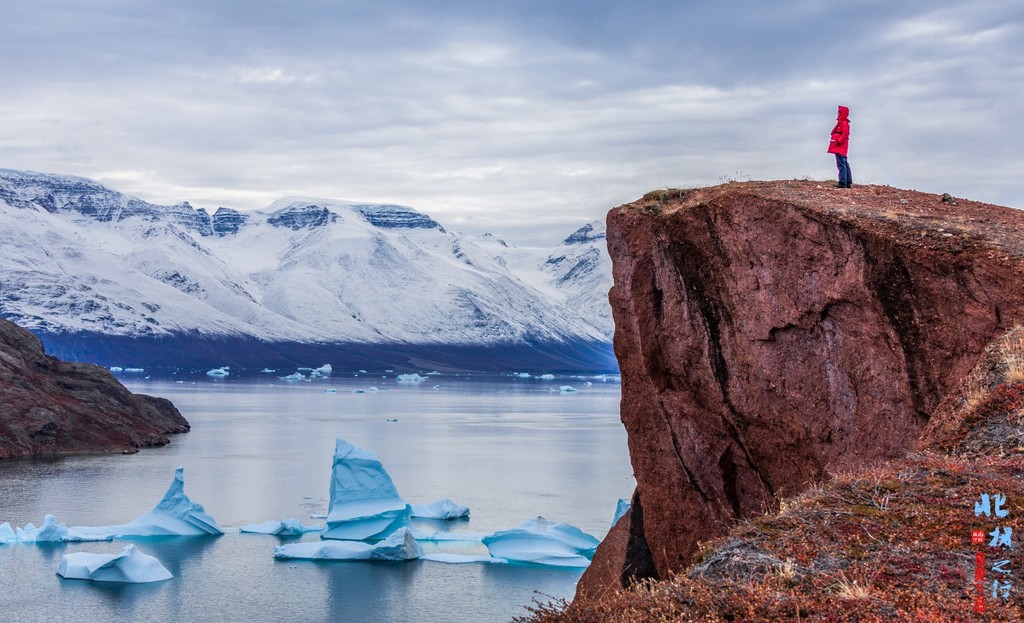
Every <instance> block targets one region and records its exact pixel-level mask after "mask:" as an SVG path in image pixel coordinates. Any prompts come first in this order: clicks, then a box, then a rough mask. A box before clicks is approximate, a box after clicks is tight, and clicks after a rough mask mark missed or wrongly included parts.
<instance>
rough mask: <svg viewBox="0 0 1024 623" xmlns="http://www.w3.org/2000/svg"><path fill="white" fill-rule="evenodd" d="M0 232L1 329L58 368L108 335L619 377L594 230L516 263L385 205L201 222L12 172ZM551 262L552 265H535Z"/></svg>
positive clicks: (80, 185)
mask: <svg viewBox="0 0 1024 623" xmlns="http://www.w3.org/2000/svg"><path fill="white" fill-rule="evenodd" d="M0 223H3V224H4V226H5V227H4V230H3V231H2V232H0V243H2V244H3V249H4V250H3V253H2V256H0V286H2V289H0V292H2V294H0V315H2V316H3V317H5V318H8V319H10V320H13V321H15V322H17V323H18V324H20V325H22V326H25V327H27V328H29V329H30V330H32V331H34V332H36V333H37V334H38V335H39V336H40V337H41V338H42V339H43V341H44V343H46V344H47V347H48V348H56V349H58V350H59V351H60V354H61V355H62V356H70V357H72V358H76V357H80V356H88V352H76V349H75V348H73V347H70V346H69V344H73V343H74V342H75V338H76V336H82V337H83V338H88V339H83V340H79V342H80V343H82V344H85V343H88V344H90V346H88V347H87V348H86V350H89V349H93V348H94V346H92V345H95V344H97V343H98V341H97V340H98V338H99V336H104V335H106V336H110V337H115V336H116V337H118V338H135V339H136V340H141V341H142V342H152V341H153V340H158V339H165V340H166V339H176V338H182V337H188V336H191V337H194V338H197V339H200V340H205V341H206V342H207V343H208V345H213V344H215V343H216V342H217V341H218V340H221V339H230V340H238V339H247V340H248V341H249V342H250V344H251V345H252V346H254V347H256V346H260V345H263V346H267V345H276V347H275V346H271V348H272V349H274V350H276V351H278V352H281V351H288V350H309V349H308V348H299V347H298V346H294V345H306V346H312V345H320V346H326V345H336V346H339V347H347V346H348V345H353V344H372V345H374V346H375V347H376V348H377V349H378V350H387V349H388V348H389V347H391V348H392V349H393V350H397V351H402V352H404V353H406V354H407V355H408V356H410V357H411V356H413V354H412V351H416V350H423V349H427V350H431V349H433V350H437V349H441V350H444V349H445V348H450V349H451V352H450V356H453V357H454V356H456V355H457V353H458V352H459V351H465V350H466V349H472V348H477V347H484V348H487V347H493V348H495V349H496V352H497V351H502V350H504V351H506V352H509V350H510V349H511V350H513V351H518V352H520V356H517V357H516V358H515V359H516V360H517V361H519V362H520V363H522V364H529V363H530V357H529V356H527V355H528V352H529V351H530V350H533V351H536V353H537V357H536V359H537V362H536V363H537V365H538V366H545V365H549V364H550V363H551V362H552V361H556V362H557V361H561V362H562V363H563V364H564V365H573V366H575V365H581V366H583V368H594V369H602V370H609V369H614V368H615V365H614V360H613V358H612V357H611V354H610V353H611V350H610V335H611V318H610V310H609V309H608V304H607V300H606V297H605V293H606V292H607V288H608V286H610V261H609V260H608V258H607V251H606V250H605V249H604V246H603V242H604V241H603V238H601V237H599V236H598V235H596V234H592V232H594V231H596V230H601V229H603V225H601V224H587V225H585V226H584V227H582V228H580V230H578V231H577V232H574V233H573V234H570V236H569V237H568V238H567V239H566V240H567V242H566V243H563V244H562V245H558V246H557V247H554V248H552V249H536V248H532V249H527V248H518V247H515V246H514V245H509V244H508V243H506V242H503V241H500V239H498V238H496V237H494V236H476V237H471V236H464V235H461V234H457V233H455V232H452V231H450V230H448V229H446V228H445V227H443V226H442V225H441V224H440V223H438V222H437V221H436V220H434V219H433V218H431V217H430V216H428V215H426V214H423V213H421V212H418V211H417V210H415V209H413V208H409V207H406V206H399V205H396V204H371V203H365V202H341V201H335V200H325V199H317V198H309V197H286V198H282V199H280V200H278V201H276V202H274V203H273V204H271V206H270V207H269V208H268V210H266V211H249V212H240V211H236V210H232V209H230V208H225V207H221V208H218V209H217V210H215V211H214V212H213V213H212V214H210V213H209V212H207V211H206V210H205V209H203V208H199V209H195V208H193V207H192V206H191V205H190V204H188V203H187V202H183V203H179V204H176V205H174V206H159V205H156V204H151V203H148V202H145V201H142V200H139V199H137V198H134V197H129V196H127V195H123V194H121V193H118V192H117V191H114V190H111V189H109V188H107V187H105V186H103V185H102V184H99V183H98V182H95V181H92V180H88V179H86V178H79V177H75V176H59V175H51V174H41V173H34V172H19V171H12V170H9V169H0ZM588 228H589V229H588ZM581 232H582V233H581ZM577 234H579V236H578V237H577V238H579V240H576V239H573V236H576V235H577ZM587 236H590V237H589V239H588V238H587ZM569 240H574V242H572V243H571V244H570V243H569V242H568V241H569ZM570 246H571V247H572V249H570V250H568V251H566V249H568V247H570ZM492 251H493V252H492ZM498 251H500V252H501V254H499V253H498ZM512 255H515V258H513V259H512V261H506V259H505V258H506V257H511V256H512ZM553 257H559V258H562V259H561V260H560V261H559V262H558V263H557V264H558V265H557V266H551V265H548V264H547V262H548V260H550V259H552V258H553ZM510 266H514V268H515V270H514V271H513V270H512V269H510ZM570 273H572V274H570ZM593 292H599V293H600V294H599V295H597V296H590V297H584V299H585V301H586V304H585V305H580V301H581V300H584V299H581V298H580V297H581V293H593ZM140 346H141V347H142V350H143V351H148V352H154V353H155V352H157V351H159V350H160V349H152V348H148V347H147V346H146V345H145V344H142V343H141V342H140ZM125 349H126V352H125V355H127V354H128V353H127V351H128V350H130V347H129V346H125ZM250 350H251V352H254V353H255V352H257V351H259V350H261V349H260V348H253V349H250ZM559 351H565V352H568V351H576V352H575V354H574V355H572V356H569V357H563V356H560V355H559ZM584 352H589V353H590V355H586V356H583V360H580V354H581V353H584ZM111 355H112V356H114V355H116V353H111ZM295 356H298V353H296V355H295ZM591 356H592V358H593V361H590V362H588V361H587V359H588V358H591ZM481 357H482V356H481ZM481 357H472V358H471V359H473V361H474V363H473V364H472V365H471V366H470V367H473V368H476V367H478V366H479V362H480V360H481ZM285 358H286V359H288V358H295V357H293V356H291V355H286V356H285ZM183 359H184V358H183ZM399 359H401V357H399ZM108 361H109V360H108ZM114 363H116V362H114ZM179 363H181V364H186V363H188V362H186V361H184V360H183V361H181V362H179ZM452 363H453V364H454V365H455V367H458V362H457V361H456V362H452ZM495 366H497V362H494V363H492V364H489V365H488V366H487V367H488V368H489V369H490V368H494V367H495Z"/></svg>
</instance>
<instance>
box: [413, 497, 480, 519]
mask: <svg viewBox="0 0 1024 623" xmlns="http://www.w3.org/2000/svg"><path fill="white" fill-rule="evenodd" d="M410 508H411V509H412V516H413V517H418V518H420V519H466V518H468V517H469V507H468V506H463V505H462V504H456V503H455V502H453V501H452V500H450V499H448V498H445V499H443V500H438V501H436V502H431V503H430V504H412V505H411V506H410Z"/></svg>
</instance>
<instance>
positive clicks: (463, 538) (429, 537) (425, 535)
mask: <svg viewBox="0 0 1024 623" xmlns="http://www.w3.org/2000/svg"><path fill="white" fill-rule="evenodd" d="M409 530H411V531H412V535H413V536H414V537H416V540H417V541H430V542H436V543H442V542H448V541H451V542H457V543H482V542H483V540H484V538H485V537H487V536H490V535H489V534H487V533H486V532H463V531H459V532H452V531H451V530H435V531H433V532H425V531H423V530H419V529H417V528H415V527H413V528H409Z"/></svg>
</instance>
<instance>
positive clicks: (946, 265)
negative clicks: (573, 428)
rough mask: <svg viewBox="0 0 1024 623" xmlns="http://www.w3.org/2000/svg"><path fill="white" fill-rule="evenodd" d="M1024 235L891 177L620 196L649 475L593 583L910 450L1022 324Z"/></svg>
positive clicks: (641, 469) (633, 404)
mask: <svg viewBox="0 0 1024 623" xmlns="http://www.w3.org/2000/svg"><path fill="white" fill-rule="evenodd" d="M1022 244H1024V212H1020V211H1018V210H1013V209H1010V208H1003V207H998V206H991V205H985V204H979V203H976V202H971V201H964V200H958V201H957V202H955V203H951V202H943V201H942V199H941V196H939V195H929V194H924V193H918V192H913V191H904V190H899V189H894V188H890V187H875V186H861V187H855V188H853V189H852V190H839V189H833V188H831V187H826V186H825V185H824V184H822V183H815V182H751V183H740V184H737V183H732V184H727V185H724V186H719V187H715V188H707V189H700V190H689V191H661V192H657V193H651V194H649V195H647V196H645V197H644V198H643V199H641V200H639V201H637V202H634V203H631V204H628V205H624V206H621V207H619V208H616V209H614V210H612V211H611V212H610V213H609V215H608V247H609V251H610V253H611V256H612V261H613V266H614V269H613V270H614V280H615V285H614V287H613V288H612V290H611V292H610V295H609V298H610V300H611V303H612V310H613V314H614V318H615V353H616V356H617V357H618V360H619V365H620V368H621V372H622V406H621V417H622V421H623V424H624V425H625V427H626V429H627V433H628V436H629V451H630V456H631V460H632V463H633V468H634V473H635V475H636V480H637V490H636V493H635V495H634V510H633V512H632V513H630V514H629V515H627V516H626V517H624V518H623V519H622V520H620V525H618V526H616V528H615V530H614V531H613V532H614V534H615V535H616V538H615V539H613V540H611V542H609V543H606V544H603V545H602V548H600V549H599V550H598V553H597V556H596V558H595V563H594V565H593V566H592V569H591V570H590V571H588V573H587V574H586V575H585V576H584V578H583V579H582V580H581V582H580V586H579V589H578V594H579V593H587V594H599V593H601V592H603V591H604V590H607V588H608V587H609V586H610V585H611V584H614V583H615V581H616V580H617V582H618V583H620V584H621V583H622V582H625V581H628V580H629V578H630V576H633V577H635V576H637V575H652V576H656V577H663V578H664V577H667V576H668V574H669V573H670V572H673V571H679V570H681V569H683V568H685V567H686V566H688V564H689V563H691V562H692V558H693V554H694V552H695V551H696V549H697V546H698V543H699V542H700V541H704V540H708V539H709V538H711V537H714V536H718V535H721V534H723V533H724V532H725V531H726V530H727V529H728V527H729V526H730V525H731V524H733V523H734V522H735V520H736V519H737V518H742V517H748V516H751V515H755V514H759V513H762V512H765V511H768V510H773V509H775V508H777V506H778V501H779V499H781V498H783V497H786V496H790V495H792V494H794V493H796V492H798V491H800V490H801V489H803V488H805V487H806V486H807V485H808V484H810V483H813V482H815V481H821V480H823V479H826V478H828V476H829V475H830V474H834V473H837V472H840V471H845V470H852V469H855V468H862V467H864V466H866V465H869V464H871V463H875V462H880V461H883V460H886V459H889V458H893V457H896V456H900V455H902V454H903V453H905V451H907V450H908V449H911V448H912V447H913V446H914V444H915V443H916V442H917V439H918V437H919V436H920V434H921V432H922V430H923V428H924V427H925V425H926V424H927V422H928V418H929V416H930V414H931V413H932V411H933V409H934V408H935V407H936V406H937V405H938V404H939V402H940V401H941V400H942V399H943V397H944V396H945V395H946V393H947V392H948V391H949V390H950V389H952V388H953V387H955V386H956V385H957V384H958V383H959V382H960V380H961V379H962V378H963V377H964V376H965V375H966V374H967V372H968V371H969V370H970V369H971V368H972V366H974V364H975V363H976V362H977V361H978V359H979V357H980V355H981V353H982V352H983V350H984V348H985V347H986V345H987V344H988V343H989V342H990V341H991V340H992V339H994V337H996V336H997V335H1000V334H1002V333H1003V332H1005V331H1006V330H1007V329H1008V328H1009V327H1011V326H1013V325H1015V324H1018V323H1021V322H1024V288H1022V287H1021V284H1022V277H1024V251H1022V248H1021V247H1022ZM638 508H639V509H642V510H641V512H637V509H638ZM638 517H642V520H641V521H637V519H638ZM625 535H628V538H625ZM622 548H625V549H626V551H624V552H623V551H621V550H622ZM606 561H612V562H611V563H610V564H609V563H608V562H606ZM614 561H626V563H625V564H624V565H623V566H624V567H628V568H626V569H623V568H618V563H616V562H614ZM631 569H632V570H644V569H646V571H631ZM615 571H618V573H619V577H618V578H615V577H614V575H615Z"/></svg>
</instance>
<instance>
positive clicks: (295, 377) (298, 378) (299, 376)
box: [278, 372, 306, 383]
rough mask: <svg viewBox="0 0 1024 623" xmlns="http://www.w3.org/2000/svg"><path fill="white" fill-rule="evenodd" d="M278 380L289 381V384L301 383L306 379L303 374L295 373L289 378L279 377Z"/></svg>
mask: <svg viewBox="0 0 1024 623" xmlns="http://www.w3.org/2000/svg"><path fill="white" fill-rule="evenodd" d="M278 378H279V379H281V380H282V381H288V382H289V383H292V382H294V381H301V380H303V379H305V378H306V377H305V376H303V375H302V373H301V372H293V373H291V374H289V375H288V376H279V377H278Z"/></svg>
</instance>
